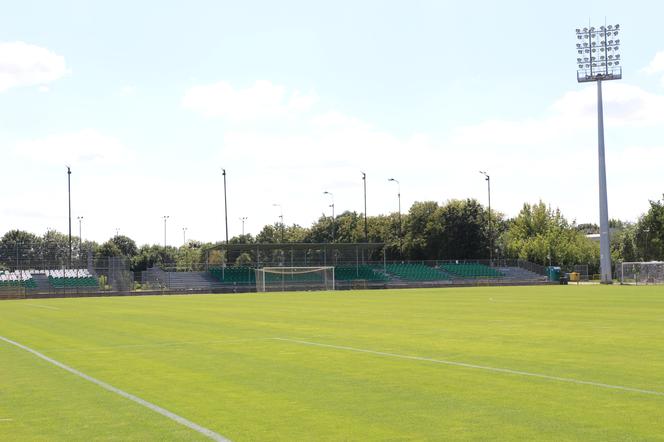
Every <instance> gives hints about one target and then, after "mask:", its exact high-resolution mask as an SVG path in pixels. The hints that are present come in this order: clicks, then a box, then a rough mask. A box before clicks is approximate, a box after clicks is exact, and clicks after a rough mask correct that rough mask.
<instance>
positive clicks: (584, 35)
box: [576, 25, 622, 284]
mask: <svg viewBox="0 0 664 442" xmlns="http://www.w3.org/2000/svg"><path fill="white" fill-rule="evenodd" d="M619 29H620V25H608V26H606V25H604V26H600V27H599V29H596V28H594V27H592V26H591V27H590V28H583V30H582V31H580V32H579V29H577V30H576V34H577V38H578V39H580V40H584V42H583V47H584V48H589V49H590V53H591V54H594V53H597V48H599V52H600V54H598V56H594V55H591V56H590V60H588V59H587V58H586V59H585V60H584V61H586V63H579V59H578V58H577V66H578V69H577V72H576V80H577V82H579V83H588V82H593V81H594V82H596V83H597V126H598V130H597V133H598V140H597V141H598V142H597V145H598V149H597V150H598V168H599V225H600V228H599V230H600V242H599V244H600V273H601V278H600V280H601V282H602V283H603V284H611V283H612V281H613V280H612V277H611V244H610V238H609V210H608V202H607V200H608V198H607V191H606V160H605V149H604V110H603V105H602V81H608V80H619V79H621V78H622V66H621V64H620V62H619V61H618V60H619V59H620V54H619V53H618V52H619V50H620V39H618V38H613V39H611V40H609V38H611V37H617V36H618V32H619ZM578 47H579V43H577V52H578ZM585 52H586V53H587V52H588V49H585ZM588 61H589V62H588Z"/></svg>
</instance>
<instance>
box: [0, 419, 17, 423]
mask: <svg viewBox="0 0 664 442" xmlns="http://www.w3.org/2000/svg"><path fill="white" fill-rule="evenodd" d="M13 420H14V419H10V418H4V419H0V422H10V421H13Z"/></svg>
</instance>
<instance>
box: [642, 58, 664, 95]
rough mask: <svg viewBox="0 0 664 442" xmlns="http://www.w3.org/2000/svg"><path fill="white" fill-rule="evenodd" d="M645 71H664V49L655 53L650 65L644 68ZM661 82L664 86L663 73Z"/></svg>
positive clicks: (655, 72) (660, 72)
mask: <svg viewBox="0 0 664 442" xmlns="http://www.w3.org/2000/svg"><path fill="white" fill-rule="evenodd" d="M643 72H645V73H646V74H649V75H654V74H662V73H664V51H661V52H658V53H657V54H655V57H653V59H652V60H651V61H650V63H649V64H648V66H646V67H645V68H643ZM660 82H661V84H662V86H664V75H662V77H661V79H660Z"/></svg>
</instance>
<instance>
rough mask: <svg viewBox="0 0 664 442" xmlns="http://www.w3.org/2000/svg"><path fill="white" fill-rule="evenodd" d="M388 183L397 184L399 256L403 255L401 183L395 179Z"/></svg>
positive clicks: (390, 179)
mask: <svg viewBox="0 0 664 442" xmlns="http://www.w3.org/2000/svg"><path fill="white" fill-rule="evenodd" d="M387 181H392V182H395V183H397V200H398V202H399V255H401V253H402V244H401V183H400V182H399V180H397V179H394V178H388V180H387Z"/></svg>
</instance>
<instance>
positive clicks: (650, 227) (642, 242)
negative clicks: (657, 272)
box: [635, 200, 664, 261]
mask: <svg viewBox="0 0 664 442" xmlns="http://www.w3.org/2000/svg"><path fill="white" fill-rule="evenodd" d="M635 243H636V246H637V248H638V249H639V255H640V256H641V258H642V259H643V260H644V261H654V260H656V261H662V260H664V200H661V201H650V208H649V209H648V212H646V213H645V214H644V215H643V216H642V217H641V218H640V219H639V222H638V224H637V227H636V232H635Z"/></svg>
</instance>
